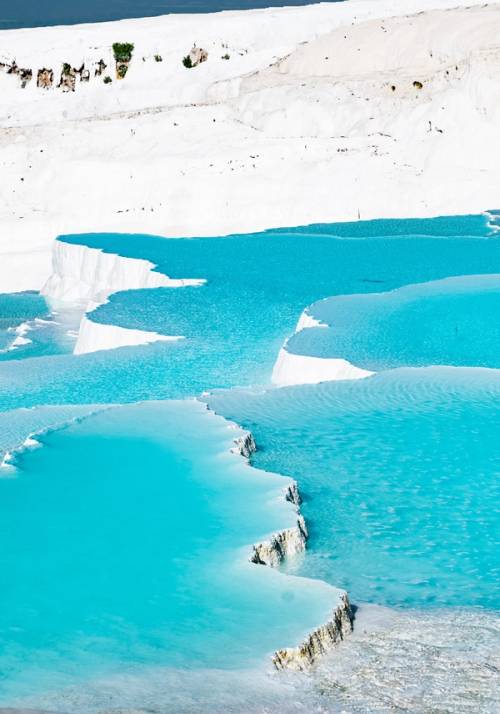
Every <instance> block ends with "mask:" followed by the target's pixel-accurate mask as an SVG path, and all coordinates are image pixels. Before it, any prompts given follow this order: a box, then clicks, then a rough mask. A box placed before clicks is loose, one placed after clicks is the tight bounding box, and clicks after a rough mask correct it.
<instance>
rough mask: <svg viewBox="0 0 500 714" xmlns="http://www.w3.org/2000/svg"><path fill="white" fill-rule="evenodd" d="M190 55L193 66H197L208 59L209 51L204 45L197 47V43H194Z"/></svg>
mask: <svg viewBox="0 0 500 714" xmlns="http://www.w3.org/2000/svg"><path fill="white" fill-rule="evenodd" d="M188 57H189V59H190V60H191V67H196V66H197V65H199V64H201V63H202V62H206V61H207V59H208V52H207V51H206V50H204V49H203V48H202V47H196V45H193V47H192V49H191V52H190V53H189V55H188Z"/></svg>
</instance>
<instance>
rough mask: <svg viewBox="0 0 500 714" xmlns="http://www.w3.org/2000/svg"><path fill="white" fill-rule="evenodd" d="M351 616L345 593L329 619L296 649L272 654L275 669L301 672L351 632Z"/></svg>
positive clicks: (292, 648)
mask: <svg viewBox="0 0 500 714" xmlns="http://www.w3.org/2000/svg"><path fill="white" fill-rule="evenodd" d="M352 623H353V615H352V610H351V605H350V603H349V598H348V597H347V593H342V594H341V595H340V597H339V602H338V604H337V607H336V608H335V610H334V611H333V613H332V616H331V618H330V619H329V620H328V622H326V623H325V624H324V625H321V626H320V627H318V628H317V629H316V630H314V632H311V634H310V635H308V636H307V638H306V639H305V640H304V642H303V643H302V644H301V645H299V646H298V647H287V648H285V649H281V650H278V651H277V652H275V653H274V656H273V664H274V666H275V667H276V669H280V670H281V669H292V670H296V671H303V670H305V669H308V668H309V667H310V666H311V665H312V664H314V662H315V661H316V660H317V659H318V658H319V657H321V656H323V655H324V654H326V653H327V652H329V651H330V650H331V649H332V647H334V646H335V645H336V644H337V642H339V641H341V640H343V639H344V638H345V637H346V636H348V635H349V634H350V633H351V632H352Z"/></svg>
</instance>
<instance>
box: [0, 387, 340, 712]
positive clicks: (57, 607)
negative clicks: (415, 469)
mask: <svg viewBox="0 0 500 714" xmlns="http://www.w3.org/2000/svg"><path fill="white" fill-rule="evenodd" d="M239 433H240V432H239V431H235V430H234V429H233V428H231V427H230V425H228V424H227V422H225V421H224V420H222V419H220V418H216V417H214V416H213V415H211V414H209V413H208V412H207V411H206V409H205V408H204V407H202V406H201V405H200V404H199V403H196V402H192V401H190V402H164V403H161V402H158V403H153V402H151V403H147V404H139V405H133V406H129V407H115V408H111V409H106V410H104V411H102V412H100V413H98V414H94V415H92V416H88V417H87V418H86V419H85V420H83V421H80V422H78V423H72V424H69V425H68V426H67V427H66V428H65V429H64V430H62V431H52V432H49V433H47V434H45V435H43V436H41V437H39V439H40V441H41V444H42V445H43V448H40V449H36V450H29V451H26V452H24V453H22V454H20V455H19V456H18V458H17V461H16V463H17V466H18V469H17V473H16V475H15V477H14V476H13V475H12V474H10V475H11V477H10V478H8V479H3V480H0V511H1V515H0V541H1V542H2V543H4V544H5V543H8V544H9V547H8V548H4V549H2V551H1V552H0V573H1V580H2V596H1V598H2V607H1V609H0V671H1V672H2V677H0V703H1V704H4V705H7V704H10V703H12V701H13V700H14V701H15V700H16V699H18V698H19V697H23V696H26V695H31V696H33V694H39V695H41V696H43V695H45V694H47V692H48V693H50V691H51V690H54V689H57V690H60V689H61V688H63V687H65V686H68V685H70V684H73V683H74V682H75V681H78V680H82V681H87V682H89V681H90V682H91V681H92V680H93V679H95V678H96V677H97V676H99V677H104V676H111V675H115V674H117V673H119V674H123V673H126V674H127V675H129V676H140V674H141V671H142V670H144V669H145V668H147V667H148V666H149V667H150V666H152V665H154V666H156V667H158V666H160V665H162V666H165V667H167V666H168V667H177V668H185V669H188V670H189V669H192V670H196V669H199V668H201V667H206V668H222V669H237V668H241V667H244V666H246V667H248V666H250V665H255V664H259V663H261V662H265V661H267V662H269V664H270V659H269V658H270V655H271V654H272V652H273V651H274V650H275V649H277V648H278V647H280V646H284V645H285V646H286V645H287V644H289V643H290V644H294V642H296V641H300V640H301V638H302V637H303V636H305V635H306V633H307V632H308V631H310V630H311V629H313V628H314V627H316V626H317V625H319V624H320V623H321V622H323V621H324V620H325V619H326V618H327V617H328V615H329V612H330V610H331V608H332V606H333V605H334V603H335V602H336V597H337V594H336V590H335V589H332V588H329V587H328V586H327V585H325V584H323V583H319V582H313V581H308V580H303V579H297V578H288V577H286V576H284V575H282V574H280V573H278V572H277V571H274V570H272V569H271V568H266V567H262V566H260V567H258V566H256V565H254V564H251V563H249V562H248V557H249V555H250V551H251V548H250V547H251V544H252V543H253V542H255V541H257V540H258V539H260V538H261V537H263V536H265V535H266V534H268V533H270V532H273V531H275V530H277V529H279V528H281V527H284V526H285V527H286V526H289V525H293V524H294V523H295V513H294V509H293V507H292V506H291V504H289V503H288V502H286V501H285V499H284V495H283V490H284V488H285V487H286V485H287V480H286V479H283V478H282V477H281V476H274V477H273V476H272V475H271V474H268V473H259V472H258V471H256V470H254V469H250V468H249V467H248V465H247V464H246V463H245V461H244V459H243V458H242V457H240V456H237V455H234V454H231V453H230V447H231V446H233V445H234V444H233V439H234V438H235V437H236V436H238V435H239ZM89 686H90V685H89Z"/></svg>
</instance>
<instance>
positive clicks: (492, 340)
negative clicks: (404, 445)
mask: <svg viewBox="0 0 500 714" xmlns="http://www.w3.org/2000/svg"><path fill="white" fill-rule="evenodd" d="M308 313H309V314H310V315H311V316H312V317H313V318H315V319H317V320H319V321H320V322H321V323H322V325H328V326H329V327H328V328H327V329H325V327H314V328H310V329H306V330H301V331H300V332H298V333H297V334H296V335H294V336H293V337H292V338H291V339H290V340H289V341H288V343H287V350H288V351H289V352H293V353H296V354H305V355H311V356H313V357H343V358H344V359H347V360H348V361H349V362H352V363H353V364H355V365H356V366H358V367H362V368H363V369H367V370H370V371H380V370H383V369H391V368H394V367H400V366H404V365H412V366H414V367H424V366H429V365H438V364H441V365H454V366H458V365H468V366H470V367H497V366H498V363H499V345H500V275H487V276H481V275H479V276H478V275H471V276H462V277H458V278H447V279H445V280H437V281H434V282H429V283H420V284H417V285H410V286H406V287H404V288H400V289H398V290H393V291H391V292H387V293H385V292H384V293H380V294H378V295H370V294H368V295H367V294H365V295H342V296H337V297H332V298H328V299H326V300H322V301H320V302H317V303H315V304H313V305H311V306H310V307H309V308H308Z"/></svg>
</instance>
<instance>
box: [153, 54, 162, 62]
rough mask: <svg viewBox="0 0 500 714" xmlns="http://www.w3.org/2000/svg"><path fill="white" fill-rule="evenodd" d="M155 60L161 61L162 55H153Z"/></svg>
mask: <svg viewBox="0 0 500 714" xmlns="http://www.w3.org/2000/svg"><path fill="white" fill-rule="evenodd" d="M155 62H163V57H162V56H161V55H155Z"/></svg>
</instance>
